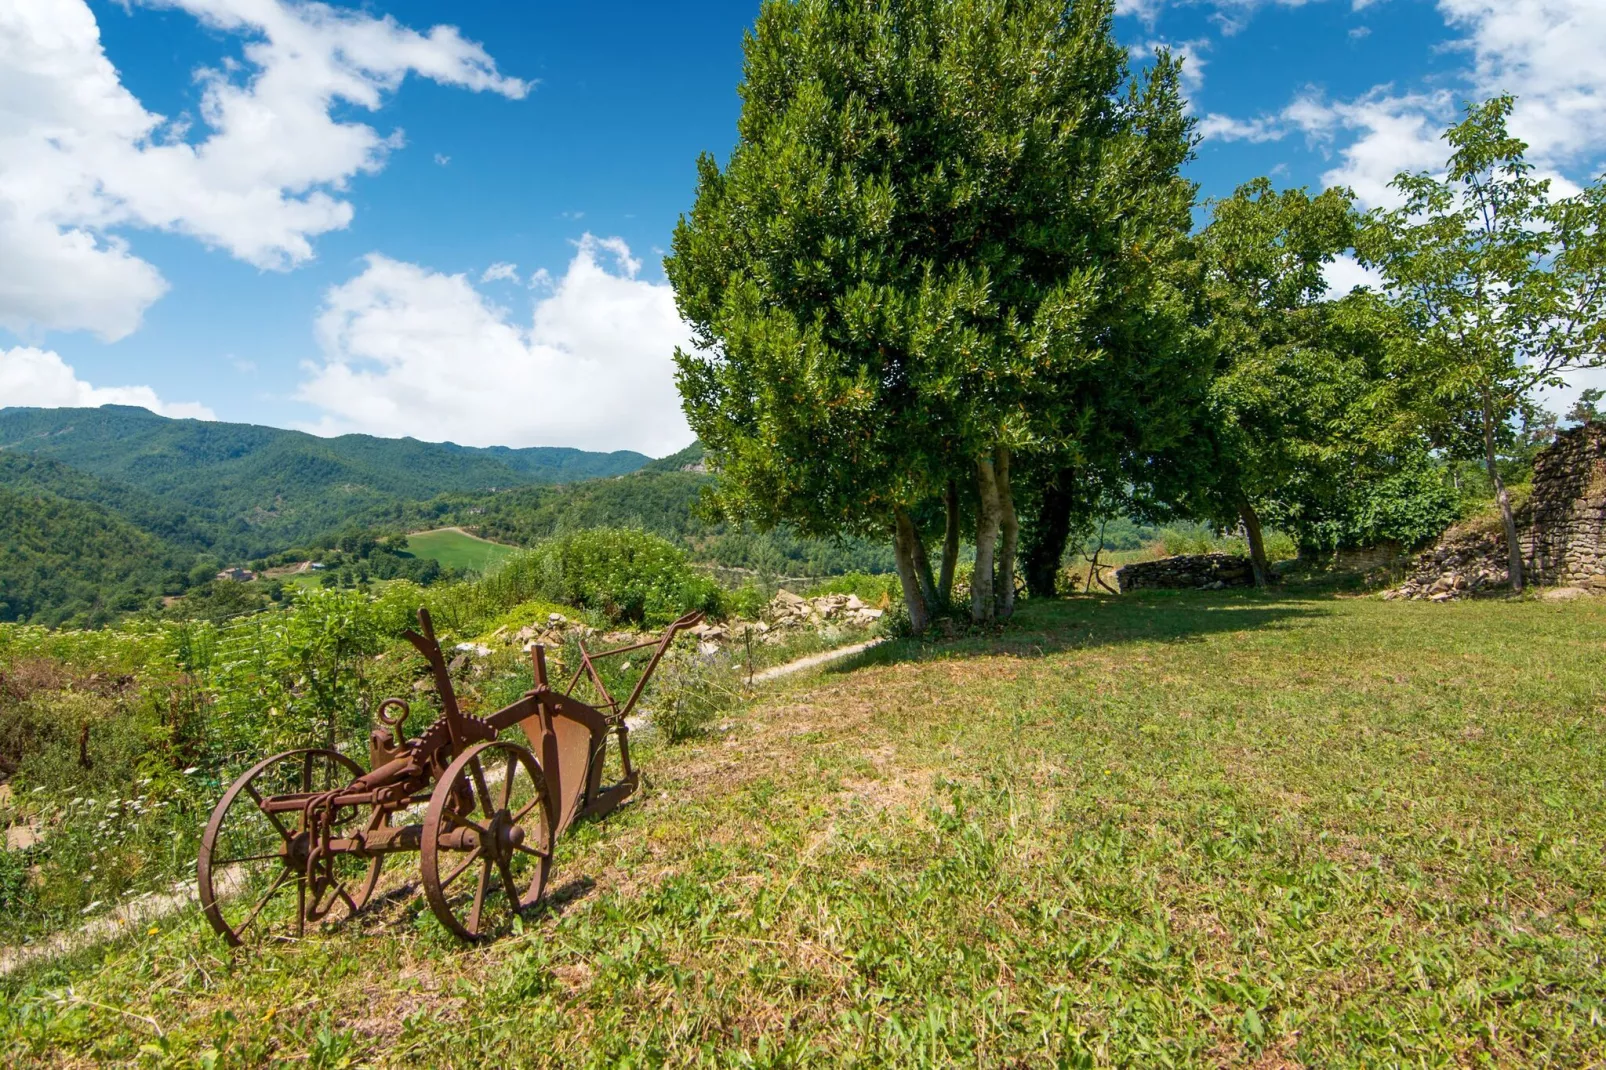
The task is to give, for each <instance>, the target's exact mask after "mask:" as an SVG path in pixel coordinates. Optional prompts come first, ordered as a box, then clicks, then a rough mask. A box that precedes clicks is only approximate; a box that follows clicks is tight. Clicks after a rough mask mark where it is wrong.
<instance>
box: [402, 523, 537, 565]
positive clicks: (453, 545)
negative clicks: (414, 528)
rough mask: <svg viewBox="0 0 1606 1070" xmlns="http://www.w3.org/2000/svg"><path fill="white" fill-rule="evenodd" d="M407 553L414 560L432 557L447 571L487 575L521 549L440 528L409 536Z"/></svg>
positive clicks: (455, 530) (456, 530)
mask: <svg viewBox="0 0 1606 1070" xmlns="http://www.w3.org/2000/svg"><path fill="white" fill-rule="evenodd" d="M407 552H408V553H410V554H412V555H413V556H414V557H430V558H434V559H435V560H436V561H439V562H440V563H441V565H442V566H444V567H446V568H460V569H469V570H471V571H474V572H484V571H485V570H486V569H487V568H489V567H490V566H492V565H494V564H496V563H497V562H499V561H501V560H503V559H504V558H506V557H508V556H509V555H511V554H514V553H517V552H518V549H517V547H513V546H505V545H503V544H502V543H499V542H490V541H489V540H486V539H481V538H477V537H475V536H473V535H470V534H468V533H467V532H464V531H459V530H458V529H456V528H438V529H436V530H435V531H420V532H418V533H417V534H416V535H409V536H407Z"/></svg>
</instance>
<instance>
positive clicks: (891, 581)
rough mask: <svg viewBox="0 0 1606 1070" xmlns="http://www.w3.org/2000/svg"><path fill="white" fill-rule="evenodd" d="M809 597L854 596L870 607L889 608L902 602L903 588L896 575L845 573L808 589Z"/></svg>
mask: <svg viewBox="0 0 1606 1070" xmlns="http://www.w3.org/2000/svg"><path fill="white" fill-rule="evenodd" d="M807 593H808V595H809V597H811V598H817V597H819V596H820V595H825V594H856V595H858V596H859V597H860V598H861V599H863V600H864V601H865V602H868V603H869V604H870V605H872V606H883V607H885V606H891V605H894V604H897V603H900V602H902V601H903V588H902V586H900V585H899V582H898V577H897V574H896V573H876V574H871V573H868V572H845V573H843V574H842V575H840V576H832V577H831V578H830V579H828V580H826V581H824V582H823V583H820V584H818V585H816V586H814V587H812V588H810V589H809V591H808V592H807Z"/></svg>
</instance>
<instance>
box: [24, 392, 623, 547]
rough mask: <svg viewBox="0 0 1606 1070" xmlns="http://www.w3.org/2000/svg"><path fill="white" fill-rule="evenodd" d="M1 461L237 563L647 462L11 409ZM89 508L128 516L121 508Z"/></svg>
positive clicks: (127, 412)
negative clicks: (362, 519) (357, 529)
mask: <svg viewBox="0 0 1606 1070" xmlns="http://www.w3.org/2000/svg"><path fill="white" fill-rule="evenodd" d="M0 449H4V450H7V451H17V452H24V453H29V454H33V455H35V456H38V457H44V458H49V459H51V460H55V461H59V462H62V463H64V464H67V465H70V466H72V467H73V468H77V469H80V470H82V471H83V472H86V473H89V474H90V475H93V476H98V477H102V478H103V479H109V480H113V481H116V482H117V483H119V484H122V485H124V486H125V487H127V488H132V489H133V490H137V491H140V492H143V493H144V494H146V495H148V496H151V497H153V498H155V499H158V500H159V501H160V502H161V510H165V511H166V512H167V513H168V514H170V515H172V516H175V517H176V516H180V515H182V516H183V517H185V519H186V522H187V523H190V524H192V525H193V526H196V528H197V530H196V531H193V532H191V533H190V534H189V535H187V536H186V538H187V539H188V540H189V541H192V542H195V541H199V542H200V543H203V544H205V545H209V546H211V547H212V548H213V549H215V550H216V551H217V552H219V553H221V554H223V555H225V556H237V557H253V556H258V555H261V554H266V553H272V552H274V551H276V550H280V549H283V548H284V547H285V546H287V545H291V544H293V543H296V542H301V541H305V540H307V539H310V538H313V537H315V536H317V535H318V534H319V533H321V532H324V531H327V530H330V529H332V528H336V527H339V526H341V525H344V524H347V523H349V522H350V520H351V519H352V518H353V517H354V516H356V515H358V514H361V513H363V512H365V511H368V510H371V509H374V508H376V507H380V506H383V505H387V504H392V503H395V502H397V501H402V500H411V499H423V498H430V497H433V496H435V495H439V494H442V493H446V492H451V491H457V492H478V491H490V490H494V489H497V488H505V487H510V486H518V485H521V484H527V483H542V482H547V483H562V482H568V481H572V480H578V479H589V478H596V477H599V476H610V475H619V474H622V473H625V472H630V471H634V470H636V469H638V468H640V467H641V466H642V465H643V464H645V463H647V460H648V458H646V457H645V456H643V455H641V454H639V453H632V452H629V451H620V452H616V453H587V452H584V451H581V450H573V449H558V448H530V449H509V448H506V447H493V448H489V449H476V448H471V447H466V446H457V445H454V444H452V443H429V442H419V441H416V440H414V439H382V438H375V437H373V436H370V435H344V436H341V437H339V438H329V439H324V438H318V437H316V436H314V435H308V434H305V433H303V432H299V431H285V430H281V429H279V428H271V427H258V426H254V425H250V424H229V423H214V422H209V421H202V420H170V419H167V418H165V417H161V416H157V415H155V414H154V413H151V412H148V411H146V410H145V409H140V408H132V407H128V406H121V405H108V406H104V407H102V408H98V409H18V408H13V409H0ZM116 493H117V494H120V495H122V496H123V498H124V499H126V498H127V495H126V493H124V492H122V491H118V492H116ZM88 500H94V501H98V502H99V503H100V504H102V505H106V506H108V507H109V508H113V509H115V510H117V511H119V512H123V508H122V505H121V504H120V502H121V499H120V500H119V501H112V500H109V499H107V498H104V497H96V496H93V495H92V496H90V497H89V498H88ZM147 511H148V510H147ZM159 511H160V510H159Z"/></svg>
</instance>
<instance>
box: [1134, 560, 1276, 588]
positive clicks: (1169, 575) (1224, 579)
mask: <svg viewBox="0 0 1606 1070" xmlns="http://www.w3.org/2000/svg"><path fill="white" fill-rule="evenodd" d="M1115 580H1116V583H1118V584H1119V585H1120V587H1121V593H1122V594H1125V593H1126V592H1127V591H1150V590H1184V591H1191V590H1210V591H1219V590H1222V589H1223V588H1227V587H1252V586H1254V583H1255V573H1254V570H1253V568H1251V566H1250V564H1249V558H1247V557H1240V556H1238V555H1237V554H1181V555H1178V556H1176V557H1162V558H1161V559H1160V560H1158V561H1140V562H1138V563H1137V564H1134V565H1127V566H1125V567H1123V568H1120V569H1117V570H1116V573H1115Z"/></svg>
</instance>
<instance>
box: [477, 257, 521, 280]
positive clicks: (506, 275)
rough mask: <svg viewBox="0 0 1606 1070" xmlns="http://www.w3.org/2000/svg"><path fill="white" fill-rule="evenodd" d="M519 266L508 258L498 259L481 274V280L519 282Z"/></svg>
mask: <svg viewBox="0 0 1606 1070" xmlns="http://www.w3.org/2000/svg"><path fill="white" fill-rule="evenodd" d="M518 281H519V266H518V265H517V264H510V263H508V262H507V261H506V260H498V261H497V262H496V263H494V264H492V265H491V266H490V267H488V268H486V269H485V273H484V274H482V275H481V276H480V282H482V283H483V282H518Z"/></svg>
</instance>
